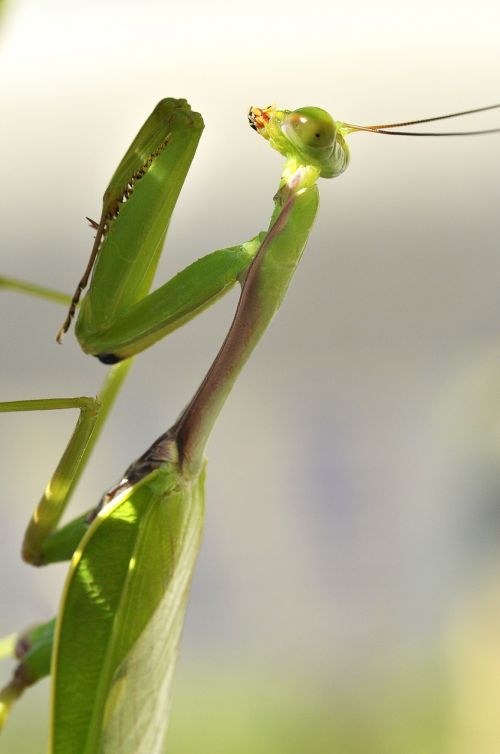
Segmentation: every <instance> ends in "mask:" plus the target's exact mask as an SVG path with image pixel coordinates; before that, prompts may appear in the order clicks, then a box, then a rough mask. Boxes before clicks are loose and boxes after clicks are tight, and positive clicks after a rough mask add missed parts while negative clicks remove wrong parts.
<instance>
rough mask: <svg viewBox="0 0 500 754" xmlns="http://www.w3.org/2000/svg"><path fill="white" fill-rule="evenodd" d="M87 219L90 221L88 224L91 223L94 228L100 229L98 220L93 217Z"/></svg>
mask: <svg viewBox="0 0 500 754" xmlns="http://www.w3.org/2000/svg"><path fill="white" fill-rule="evenodd" d="M85 219H86V220H87V222H88V224H89V225H90V227H91V228H93V229H94V230H98V228H99V223H96V221H95V220H92V218H91V217H86V218H85Z"/></svg>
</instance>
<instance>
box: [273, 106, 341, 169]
mask: <svg viewBox="0 0 500 754" xmlns="http://www.w3.org/2000/svg"><path fill="white" fill-rule="evenodd" d="M282 130H283V133H284V134H285V136H286V137H287V139H288V140H289V141H290V142H291V144H292V145H293V146H294V147H295V149H296V150H297V151H298V152H299V154H300V155H301V156H302V157H305V158H306V159H309V160H312V161H313V162H316V163H319V164H320V165H322V164H324V163H325V162H326V161H328V160H329V159H330V158H331V156H332V152H333V150H334V148H335V142H336V139H337V128H336V126H335V123H334V121H333V118H332V117H331V116H330V115H329V114H328V113H327V112H326V110H322V109H321V108H319V107H301V108H299V109H298V110H293V111H292V112H291V113H288V114H287V116H286V118H285V119H284V121H283V125H282Z"/></svg>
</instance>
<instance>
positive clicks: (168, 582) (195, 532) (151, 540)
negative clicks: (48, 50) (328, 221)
mask: <svg viewBox="0 0 500 754" xmlns="http://www.w3.org/2000/svg"><path fill="white" fill-rule="evenodd" d="M499 107H500V105H492V106H489V107H483V108H476V109H474V110H469V111H465V112H462V113H454V114H452V115H445V116H439V117H434V118H426V119H420V120H416V121H406V122H401V123H391V124H381V125H372V126H356V125H353V124H349V123H344V122H340V121H335V120H333V118H332V117H331V116H330V115H329V114H328V113H327V112H326V111H324V110H322V109H320V108H316V107H304V108H299V109H297V110H294V111H288V110H284V111H280V110H277V109H276V108H274V107H266V108H257V107H253V108H251V109H250V112H249V121H250V125H251V126H252V128H253V129H254V130H256V131H257V132H258V133H259V134H260V135H262V136H263V137H264V138H265V139H266V140H267V141H268V142H269V143H270V145H271V146H272V147H273V148H274V149H276V150H277V151H278V152H280V153H281V154H282V155H283V156H284V157H285V166H284V169H283V172H282V175H281V179H280V182H279V186H278V190H277V193H276V195H275V197H274V211H273V213H272V216H271V220H270V222H269V226H268V229H267V231H264V232H261V233H259V234H257V235H255V236H254V237H253V238H251V239H249V240H248V241H246V242H244V243H242V244H240V245H238V246H232V247H228V248H225V249H221V250H218V251H214V252H212V253H211V254H208V255H207V256H205V257H202V258H200V259H198V260H197V261H195V262H194V263H193V264H191V265H190V266H188V267H187V268H186V269H184V270H183V271H181V272H180V273H178V274H177V275H176V276H175V277H174V278H172V279H171V280H170V281H168V282H167V283H165V284H164V285H162V286H161V287H159V288H157V289H156V290H154V291H153V292H152V293H150V292H149V291H150V288H151V285H152V282H153V277H154V274H155V270H156V267H157V264H158V261H159V258H160V254H161V252H162V247H163V242H164V239H165V235H166V232H167V229H168V224H169V220H170V217H171V215H172V212H173V210H174V207H175V203H176V200H177V197H178V195H179V192H180V190H181V188H182V185H183V182H184V179H185V177H186V174H187V172H188V170H189V167H190V165H191V161H192V159H193V156H194V153H195V151H196V148H197V144H198V141H199V139H200V136H201V133H202V130H203V120H202V118H201V115H200V114H199V113H196V112H193V111H192V110H191V108H190V106H189V105H188V103H187V102H186V100H183V99H172V98H168V99H164V100H162V101H161V102H159V103H158V105H157V106H156V108H155V109H154V110H153V112H152V113H151V115H150V116H149V118H148V119H147V121H146V122H145V124H144V125H143V126H142V128H141V129H140V131H139V133H138V134H137V136H136V137H135V139H134V141H133V142H132V144H131V146H130V148H129V149H128V151H127V153H126V155H125V157H124V158H123V160H122V161H121V162H120V164H119V166H118V168H117V170H116V171H115V173H114V175H113V177H112V179H111V181H110V183H109V186H108V188H107V189H106V192H105V194H104V200H103V209H102V214H101V217H100V220H99V222H94V221H90V222H91V225H92V227H93V228H94V229H95V232H96V235H95V241H94V245H93V249H92V253H91V257H90V261H89V263H88V265H87V268H86V270H85V273H84V275H83V277H82V279H81V281H80V283H79V284H78V287H77V290H76V292H75V294H74V296H73V297H72V298H71V299H69V297H66V296H63V295H61V294H57V293H56V292H53V291H48V290H45V289H41V288H38V287H37V286H31V285H28V284H24V283H21V282H19V281H12V280H8V279H6V278H4V279H1V280H0V283H2V284H3V286H4V287H11V288H13V289H17V290H21V291H24V292H28V293H34V294H36V295H42V296H46V297H48V298H51V299H54V300H56V301H59V302H60V303H69V312H68V315H67V317H66V319H65V321H64V323H63V325H62V327H61V329H60V331H59V333H58V335H57V339H58V340H59V341H61V339H62V337H63V335H64V333H65V332H66V331H67V330H68V329H69V327H70V324H71V321H72V319H73V317H74V316H75V314H76V312H77V310H78V317H77V321H76V326H75V332H76V336H77V338H78V341H79V342H80V345H81V347H82V349H83V351H85V352H86V353H89V354H91V355H93V356H96V357H97V358H98V359H99V360H100V361H102V362H103V363H105V364H112V365H113V366H112V367H111V368H110V370H109V371H108V374H107V375H106V377H105V380H104V384H103V386H102V389H101V391H100V393H99V395H98V396H97V398H88V397H80V398H64V399H58V398H56V399H41V400H31V401H29V400H26V401H18V402H9V403H2V404H0V410H1V411H29V410H52V409H63V408H76V409H78V410H79V412H80V413H79V419H78V422H77V424H76V427H75V430H74V432H73V435H72V437H71V438H70V441H69V443H68V446H67V448H66V450H65V452H64V454H63V456H62V458H61V460H60V462H59V464H58V466H57V468H56V471H55V473H54V475H53V477H52V478H51V480H50V482H49V484H48V485H47V488H46V490H45V491H44V494H43V496H42V498H41V500H40V503H39V504H38V507H37V508H36V510H35V513H34V514H33V517H32V519H31V521H30V523H29V525H28V528H27V531H26V534H25V539H24V544H23V557H24V559H25V560H26V561H28V562H30V563H33V564H34V565H45V564H48V563H52V562H57V561H61V560H71V565H70V568H69V573H68V576H67V581H66V585H65V589H64V593H63V596H62V599H61V605H60V609H59V613H58V616H57V619H56V620H53V621H50V622H49V623H46V624H43V625H39V626H36V627H35V628H33V629H30V630H28V631H26V632H23V633H21V634H20V635H19V636H17V637H15V638H14V639H10V640H9V639H8V640H5V642H4V643H3V644H1V645H0V653H2V652H3V654H9V653H10V654H15V655H16V656H17V659H18V665H17V668H16V670H15V671H14V674H13V677H12V679H11V681H10V683H9V684H8V685H7V686H6V687H5V688H4V689H3V691H2V692H0V723H2V722H3V721H4V720H5V718H6V717H7V714H8V712H9V710H10V708H11V706H12V704H13V702H14V701H15V700H16V699H17V698H18V697H19V696H20V695H21V694H22V693H23V692H24V690H25V689H26V688H27V687H29V686H31V685H32V684H34V683H35V682H36V681H38V680H39V679H41V678H43V677H45V676H47V675H49V674H50V675H51V676H52V703H51V729H50V752H51V754H118V753H119V754H157V752H160V751H162V748H163V741H164V737H165V732H166V727H167V720H168V709H169V699H170V692H171V681H172V676H173V672H174V667H175V659H176V655H177V650H178V644H179V638H180V634H181V630H182V624H183V616H184V610H185V606H186V600H187V595H188V591H189V585H190V581H191V578H192V574H193V569H194V565H195V562H196V557H197V553H198V550H199V547H200V542H201V536H202V526H203V507H204V491H203V488H204V476H205V458H204V453H205V447H206V444H207V440H208V437H209V434H210V432H211V430H212V428H213V426H214V424H215V422H216V420H217V417H218V415H219V412H220V411H221V409H222V406H223V404H224V402H225V400H226V398H227V396H228V394H229V392H230V390H231V389H232V387H233V385H234V383H235V381H236V379H237V377H238V375H239V373H240V371H241V369H242V368H243V366H244V364H245V362H246V361H247V359H248V358H249V356H250V354H251V352H252V351H253V349H254V347H255V345H256V344H257V342H258V340H259V339H260V338H261V336H262V335H263V333H264V332H265V330H266V329H267V327H268V325H269V323H270V321H271V319H272V318H273V316H274V314H275V313H276V311H277V310H278V308H279V307H280V305H281V302H282V300H283V298H284V296H285V294H286V291H287V289H288V286H289V284H290V281H291V279H292V277H293V275H294V272H295V270H296V267H297V265H298V263H299V261H300V258H301V255H302V252H303V250H304V247H305V245H306V243H307V239H308V235H309V232H310V230H311V227H312V225H313V222H314V219H315V216H316V213H317V209H318V203H319V193H318V187H317V182H318V179H319V178H320V177H323V178H333V177H336V176H338V175H340V174H341V173H342V172H343V171H344V170H345V169H346V168H347V166H348V163H349V150H348V146H347V142H346V137H347V136H348V135H349V134H351V133H353V132H356V131H368V132H372V133H386V134H399V135H412V134H414V133H415V132H410V131H406V130H405V131H399V130H397V129H398V128H400V127H401V128H403V127H406V126H409V125H413V124H417V123H422V122H424V123H425V122H431V121H436V120H441V119H445V118H451V117H457V116H458V115H465V114H472V113H477V112H481V111H485V110H491V109H495V108H499ZM499 131H500V129H498V128H495V129H488V130H481V131H469V132H465V133H469V134H473V133H493V132H499ZM458 133H464V132H448V133H447V134H442V133H440V134H434V133H432V134H430V133H418V132H417V133H416V134H415V135H425V136H429V135H458ZM91 275H92V279H91V282H90V285H89V288H88V292H87V293H86V295H85V296H84V298H83V299H82V301H81V303H80V297H81V293H82V291H83V290H84V289H85V288H86V287H87V285H88V283H89V279H90V277H91ZM236 283H239V285H240V287H241V293H240V298H239V302H238V305H237V309H236V312H235V315H234V319H233V321H232V324H231V326H230V328H229V330H228V333H227V335H226V338H225V340H224V342H223V344H222V346H221V348H220V350H219V352H218V354H217V356H216V357H215V359H214V361H213V363H212V365H211V366H210V368H209V370H208V372H207V374H206V376H205V378H204V379H203V381H202V382H201V385H200V387H199V389H198V390H197V392H196V393H195V395H194V397H193V398H192V400H191V401H190V402H189V404H188V405H187V407H186V408H185V409H184V410H183V411H182V412H181V414H180V416H179V418H178V419H177V421H176V422H175V423H174V424H173V426H172V427H171V428H170V429H169V430H168V431H167V432H165V433H164V434H163V435H161V437H159V438H158V440H156V441H155V442H154V443H153V444H152V445H151V447H150V448H149V449H148V450H147V451H146V452H145V453H144V454H143V455H142V456H141V457H140V458H139V459H138V460H136V461H135V462H134V463H132V464H131V465H130V466H129V467H128V468H127V470H126V471H125V473H124V475H123V478H122V479H121V480H120V481H119V482H118V484H116V485H115V486H114V487H112V488H111V489H110V490H109V491H108V492H107V493H106V494H105V495H104V496H103V498H102V499H101V501H100V502H99V504H98V506H97V507H96V508H94V509H92V510H90V511H88V512H87V513H86V514H84V515H83V516H80V517H79V518H77V519H76V520H74V521H72V522H70V523H68V524H66V525H64V526H62V527H61V528H58V526H59V522H60V520H61V517H62V515H63V513H64V511H65V508H66V505H67V504H68V502H69V499H70V497H71V495H72V493H73V491H74V489H75V486H76V484H77V482H78V479H79V477H80V475H81V473H82V471H83V468H84V467H85V464H86V463H87V461H88V458H89V455H90V452H91V450H92V448H93V447H94V445H95V442H96V440H97V438H98V436H99V432H100V430H101V428H102V426H103V424H104V421H105V419H106V417H107V415H108V413H109V411H110V410H111V407H112V405H113V401H114V399H115V397H116V395H117V393H118V391H119V389H120V387H121V385H122V383H123V380H124V379H125V377H126V374H127V371H128V369H129V368H130V365H131V363H132V357H134V356H135V355H136V354H138V353H139V352H141V351H143V350H144V349H146V348H148V347H149V346H151V345H153V344H154V343H155V342H156V341H158V340H160V339H161V338H163V337H164V336H165V335H168V334H169V333H170V332H172V331H173V330H175V329H176V328H178V327H180V326H182V325H183V324H184V323H186V322H187V321H189V320H190V319H191V318H193V317H195V316H196V315H197V314H199V313H200V312H202V311H204V310H205V309H206V308H207V307H208V306H209V305H211V304H212V303H213V302H215V301H216V300H217V299H218V298H220V297H221V296H222V295H223V294H224V293H225V292H226V291H227V290H229V289H230V288H231V287H232V286H234V285H235V284H236Z"/></svg>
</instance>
